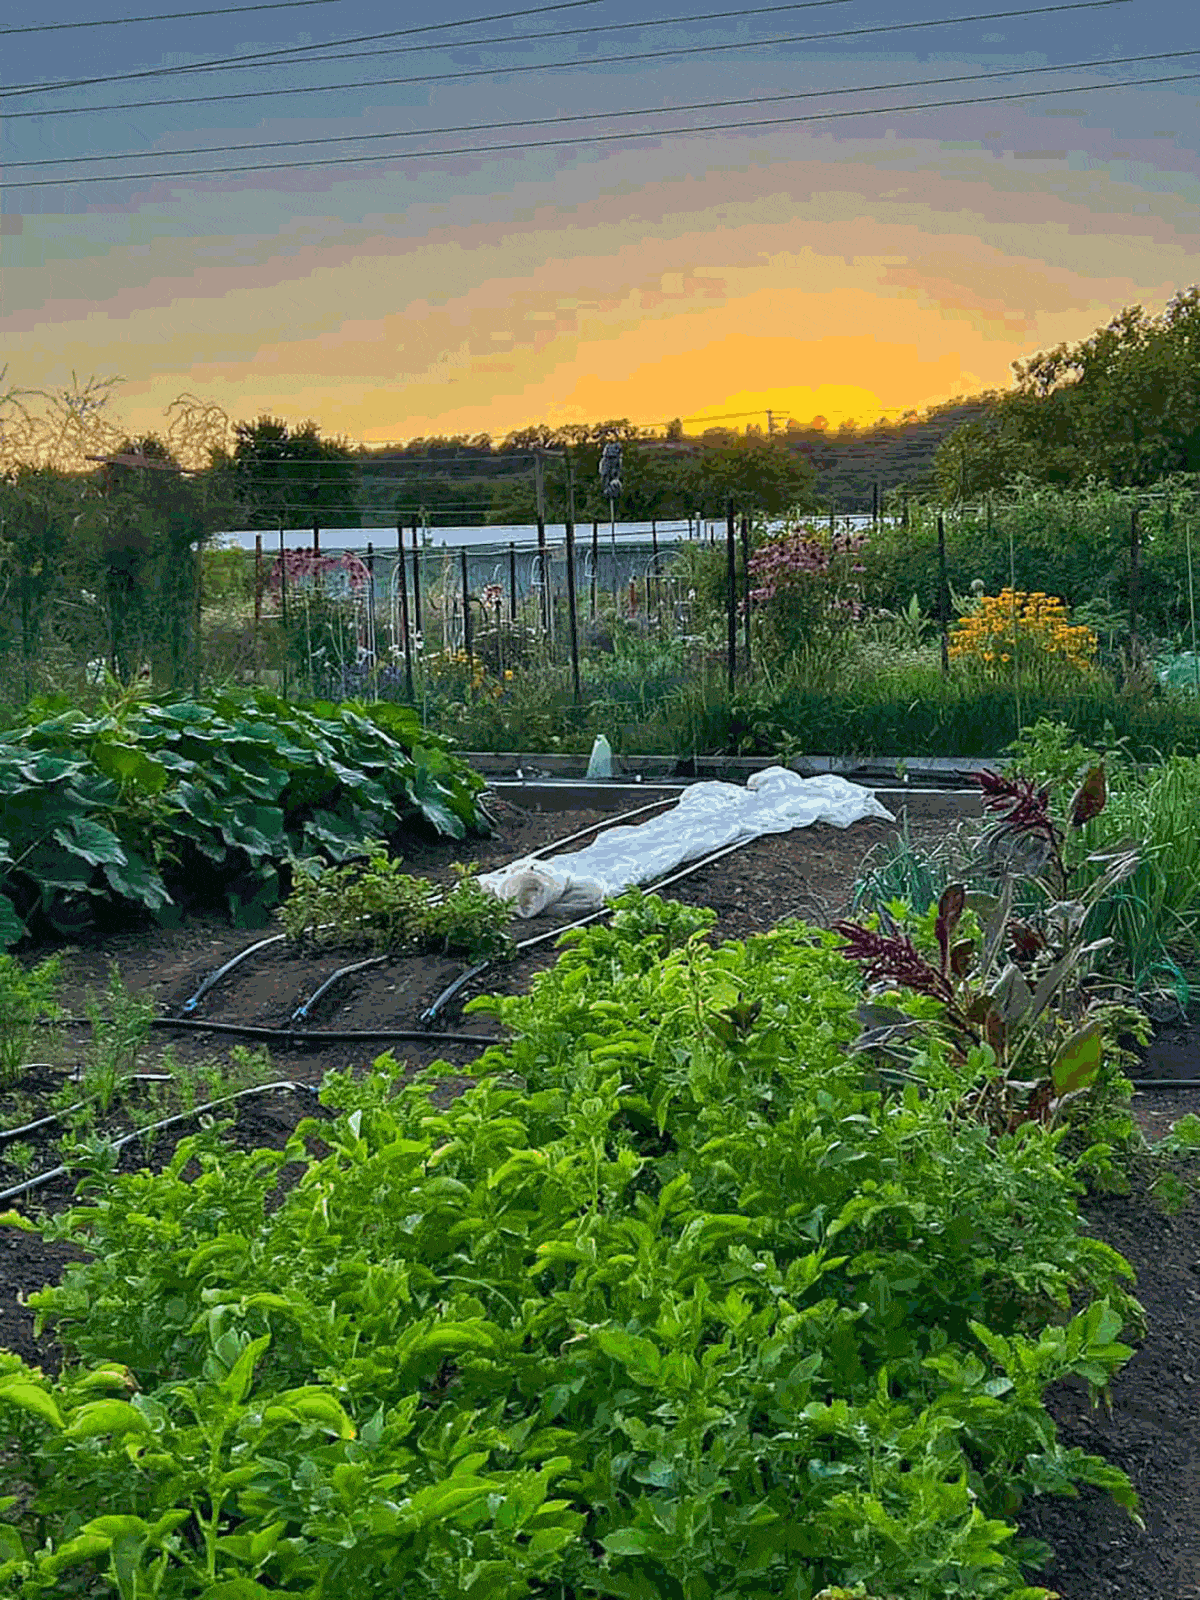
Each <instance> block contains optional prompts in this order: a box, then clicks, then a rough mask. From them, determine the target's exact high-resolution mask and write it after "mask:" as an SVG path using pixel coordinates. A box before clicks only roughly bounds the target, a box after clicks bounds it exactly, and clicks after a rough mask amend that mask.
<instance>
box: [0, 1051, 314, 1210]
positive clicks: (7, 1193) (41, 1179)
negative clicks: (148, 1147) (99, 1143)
mask: <svg viewBox="0 0 1200 1600" xmlns="http://www.w3.org/2000/svg"><path fill="white" fill-rule="evenodd" d="M277 1089H289V1090H291V1091H292V1092H293V1093H294V1094H307V1095H312V1096H313V1097H314V1098H315V1097H316V1095H317V1094H318V1092H319V1091H318V1090H317V1088H316V1087H315V1086H314V1085H313V1084H311V1083H293V1082H292V1081H291V1080H290V1079H288V1078H283V1079H280V1080H279V1081H277V1082H275V1083H260V1084H256V1085H255V1086H254V1087H253V1088H250V1089H238V1090H237V1091H236V1093H234V1094H223V1095H221V1096H220V1097H219V1098H218V1099H216V1100H209V1101H207V1102H206V1103H205V1104H204V1105H202V1106H193V1107H192V1109H191V1110H190V1111H177V1112H176V1113H175V1114H174V1115H173V1116H170V1117H162V1118H160V1120H159V1121H158V1122H151V1123H149V1124H148V1125H147V1126H146V1127H144V1128H135V1129H134V1131H133V1132H132V1133H127V1134H124V1135H123V1136H122V1137H121V1138H120V1139H114V1140H113V1142H112V1146H111V1148H112V1149H113V1150H121V1149H123V1148H124V1147H125V1145H127V1144H132V1143H133V1141H134V1140H135V1139H145V1138H147V1137H148V1136H149V1135H150V1134H152V1133H159V1132H161V1131H162V1129H164V1128H172V1127H175V1126H177V1125H178V1124H179V1123H181V1122H191V1121H192V1120H193V1119H194V1118H195V1117H201V1116H203V1115H204V1113H205V1112H207V1111H215V1110H216V1109H217V1107H218V1106H226V1105H229V1104H230V1103H231V1102H232V1101H234V1100H245V1099H246V1098H247V1097H248V1096H250V1095H252V1094H270V1093H271V1092H272V1091H273V1090H277ZM69 1170H70V1168H69V1167H67V1166H66V1165H65V1164H64V1165H62V1166H57V1167H53V1168H51V1169H50V1170H49V1171H48V1172H39V1173H38V1174H37V1176H36V1177H33V1178H27V1179H26V1180H25V1182H24V1183H18V1184H16V1185H15V1186H14V1187H13V1188H11V1189H4V1190H0V1205H3V1204H4V1202H5V1201H6V1200H16V1199H18V1198H19V1197H20V1196H21V1195H23V1194H28V1193H29V1192H30V1190H32V1189H40V1188H41V1187H42V1185H43V1184H46V1183H53V1181H54V1179H55V1178H61V1177H64V1176H65V1175H66V1174H67V1173H68V1172H69Z"/></svg>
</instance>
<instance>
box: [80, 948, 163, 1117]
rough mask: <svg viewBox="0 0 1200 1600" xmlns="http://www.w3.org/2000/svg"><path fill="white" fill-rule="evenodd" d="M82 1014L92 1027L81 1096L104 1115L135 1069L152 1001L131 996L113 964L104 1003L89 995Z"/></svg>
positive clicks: (150, 1018) (150, 1020)
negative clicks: (89, 1100) (86, 1016)
mask: <svg viewBox="0 0 1200 1600" xmlns="http://www.w3.org/2000/svg"><path fill="white" fill-rule="evenodd" d="M84 1010H85V1011H86V1013H87V1015H88V1018H89V1020H90V1021H91V1024H92V1039H91V1044H90V1046H89V1048H88V1053H87V1059H86V1061H85V1063H84V1068H83V1092H84V1095H85V1097H86V1098H88V1099H93V1100H95V1102H96V1104H97V1105H98V1106H99V1108H100V1110H101V1112H102V1113H105V1114H107V1112H108V1111H109V1110H110V1109H111V1107H112V1104H113V1102H114V1101H115V1100H116V1099H117V1097H118V1096H119V1095H120V1094H121V1093H122V1091H123V1090H124V1088H125V1086H126V1085H127V1084H128V1082H129V1080H130V1079H131V1078H132V1077H133V1075H134V1073H135V1072H136V1071H137V1069H138V1058H139V1056H140V1055H141V1053H142V1051H143V1050H144V1049H145V1046H146V1042H147V1040H148V1039H149V1037H150V1028H151V1024H152V1023H153V1021H154V1001H153V1000H152V999H149V998H146V997H139V996H137V995H132V994H130V993H129V992H128V991H127V990H126V988H125V985H124V983H123V982H122V981H121V972H120V968H119V967H118V965H117V963H116V962H115V961H112V962H110V963H109V968H108V984H107V986H106V987H105V990H104V996H103V1003H101V1001H100V1000H98V999H97V998H96V997H95V996H94V995H90V994H89V996H88V998H87V1000H86V1001H85V1002H84Z"/></svg>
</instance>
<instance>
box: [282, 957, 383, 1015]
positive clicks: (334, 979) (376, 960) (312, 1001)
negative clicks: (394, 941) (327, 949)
mask: <svg viewBox="0 0 1200 1600" xmlns="http://www.w3.org/2000/svg"><path fill="white" fill-rule="evenodd" d="M387 960H390V952H388V953H387V954H384V955H381V956H368V957H367V959H366V960H365V961H352V962H351V963H350V965H349V966H348V967H339V968H338V969H337V971H336V972H333V973H331V974H330V975H329V977H328V978H326V979H325V982H324V983H323V984H322V985H321V987H320V988H319V989H318V990H316V992H315V993H314V994H312V995H311V996H310V997H309V998H308V999H307V1000H306V1001H305V1002H304V1004H303V1005H302V1006H297V1007H296V1009H295V1011H293V1012H292V1021H293V1022H305V1021H307V1019H308V1013H309V1012H310V1011H311V1010H312V1008H313V1006H315V1005H316V1003H317V1001H318V1000H319V999H320V998H321V996H322V995H325V994H328V993H329V991H330V989H332V988H333V986H334V984H336V983H340V982H341V981H342V979H343V978H348V977H349V976H350V974H351V973H352V972H361V971H362V970H363V968H364V967H378V966H381V965H382V964H383V963H384V962H385V961H387Z"/></svg>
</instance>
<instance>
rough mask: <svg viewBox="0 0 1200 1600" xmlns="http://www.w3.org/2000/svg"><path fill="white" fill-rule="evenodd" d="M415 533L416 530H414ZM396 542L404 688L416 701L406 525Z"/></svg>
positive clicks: (414, 558) (414, 563)
mask: <svg viewBox="0 0 1200 1600" xmlns="http://www.w3.org/2000/svg"><path fill="white" fill-rule="evenodd" d="M414 531H415V530H414ZM396 541H397V543H398V544H399V546H400V574H399V576H400V628H401V631H402V633H403V636H404V686H405V688H406V689H407V691H408V698H409V699H410V700H413V699H415V696H414V694H413V664H412V632H411V630H410V629H409V626H408V583H407V581H406V579H405V576H404V525H403V524H401V525H400V526H399V527H397V529H396ZM413 569H414V571H415V570H416V552H415V551H414V552H413Z"/></svg>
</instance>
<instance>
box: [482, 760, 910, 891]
mask: <svg viewBox="0 0 1200 1600" xmlns="http://www.w3.org/2000/svg"><path fill="white" fill-rule="evenodd" d="M864 817H880V818H882V819H883V820H884V821H885V822H894V821H895V820H896V819H895V817H894V816H893V815H892V813H891V812H890V811H889V810H888V809H887V808H886V807H885V806H882V805H880V803H879V801H878V800H876V798H875V796H874V795H873V794H872V793H871V791H870V790H869V789H864V788H863V787H862V786H861V785H860V784H857V783H851V782H849V780H848V779H846V778H838V777H835V776H834V775H833V774H832V773H826V774H822V776H820V777H817V778H802V777H800V775H799V773H796V772H792V771H790V770H789V769H788V768H787V767H767V768H766V769H765V770H764V771H762V772H756V773H754V775H753V776H752V777H751V778H750V780H749V782H748V783H747V784H746V787H745V788H744V789H743V788H742V787H741V786H740V785H738V784H736V783H694V784H692V785H691V787H690V788H687V789H685V790H684V791H683V794H682V795H681V796H680V799H679V802H678V804H677V805H675V806H672V807H671V809H670V810H669V811H664V812H662V813H661V814H660V815H659V816H657V817H651V818H650V820H649V821H647V822H641V823H638V824H636V825H635V826H629V827H618V828H607V829H606V830H605V831H604V832H603V833H601V834H600V835H599V836H598V838H597V839H596V840H595V842H594V843H593V844H590V845H587V846H585V848H584V849H582V850H576V851H574V852H573V853H570V854H566V855H560V856H552V857H551V858H550V859H549V860H548V861H540V860H534V859H533V858H532V857H530V856H522V858H521V859H520V860H519V861H513V862H511V863H510V864H509V865H508V866H507V867H501V868H499V870H498V871H496V872H488V873H484V874H482V875H481V876H480V879H479V881H480V883H481V884H482V885H483V887H484V888H485V889H488V890H490V891H491V893H492V894H495V895H498V896H499V897H500V898H501V899H502V900H511V901H512V902H513V905H514V909H515V910H516V912H517V914H518V916H522V917H536V916H537V915H538V914H539V913H540V912H542V911H544V910H545V909H546V908H547V907H548V906H551V905H558V906H559V907H560V909H564V910H579V911H591V910H595V909H596V908H597V907H599V906H602V905H603V904H604V902H605V901H606V900H607V899H609V898H611V896H613V895H615V894H620V893H621V891H622V890H623V889H628V888H630V887H631V886H632V885H634V884H639V883H649V882H651V881H652V880H653V879H655V878H661V877H663V876H665V875H666V874H667V873H668V872H670V871H671V869H672V867H681V866H685V865H686V864H687V863H688V862H689V861H697V860H699V858H700V857H701V856H707V855H711V853H712V852H713V851H714V850H720V849H722V848H723V847H724V846H725V845H731V844H737V843H739V842H740V841H741V840H744V839H757V838H760V837H761V836H762V835H763V834H768V833H790V832H791V830H792V829H793V828H807V827H809V826H810V825H811V824H812V823H814V822H831V823H832V824H833V825H834V827H836V828H848V827H849V826H850V824H851V823H852V822H858V821H860V820H861V819H862V818H864Z"/></svg>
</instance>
